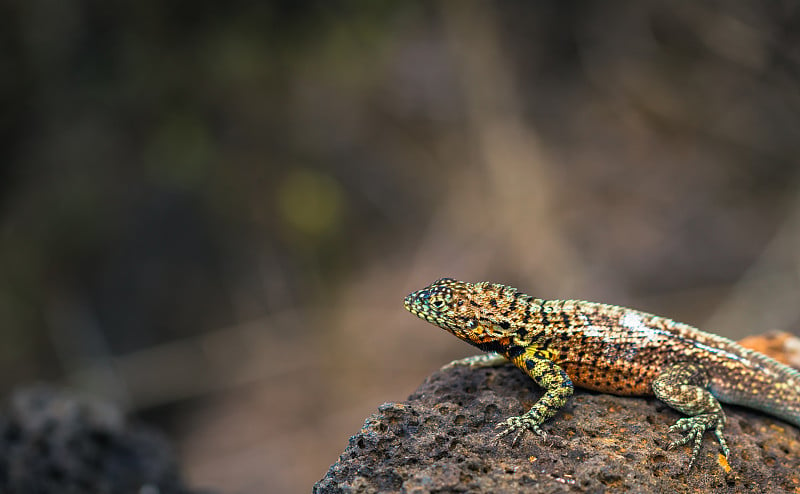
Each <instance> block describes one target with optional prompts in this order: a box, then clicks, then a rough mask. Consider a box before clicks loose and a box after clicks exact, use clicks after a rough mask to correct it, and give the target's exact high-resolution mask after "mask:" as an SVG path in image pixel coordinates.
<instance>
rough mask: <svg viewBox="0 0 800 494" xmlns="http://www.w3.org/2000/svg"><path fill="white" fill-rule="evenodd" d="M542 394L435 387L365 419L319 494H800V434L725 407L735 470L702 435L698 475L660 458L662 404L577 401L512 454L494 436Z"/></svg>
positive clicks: (512, 375) (438, 379)
mask: <svg viewBox="0 0 800 494" xmlns="http://www.w3.org/2000/svg"><path fill="white" fill-rule="evenodd" d="M541 394H542V391H541V390H540V389H539V388H538V387H537V386H536V384H535V383H534V382H533V381H532V380H531V379H530V378H529V377H527V376H525V375H524V374H523V373H522V372H520V371H519V370H518V369H516V368H514V367H511V366H504V367H498V368H483V369H470V368H463V367H462V368H453V369H448V370H445V371H439V372H436V373H434V374H433V375H431V376H430V377H429V378H428V379H427V380H426V381H425V382H424V383H423V384H422V385H421V386H420V387H419V389H417V390H416V391H415V392H414V393H413V394H412V395H411V396H410V397H409V398H408V400H406V401H405V402H403V403H384V404H383V405H381V406H380V407H379V409H378V412H377V413H375V414H373V415H371V416H370V417H369V418H367V420H366V422H365V423H364V426H363V427H362V428H361V430H360V431H359V432H358V433H357V434H356V435H354V436H352V437H351V438H350V442H349V444H348V446H347V448H346V449H345V451H344V452H343V453H342V455H341V456H340V457H339V460H338V461H337V462H336V463H335V464H334V465H333V466H332V467H331V468H330V470H329V471H328V473H327V474H326V475H325V477H324V478H322V480H320V481H319V482H317V484H315V485H314V488H313V490H314V492H315V493H317V494H332V493H349V492H365V493H372V492H403V493H426V492H465V493H466V492H475V493H477V492H510V493H515V492H525V493H566V492H570V493H572V492H591V493H604V492H677V493H705V492H709V493H710V492H713V493H727V492H729V493H739V492H765V493H766V492H798V493H800V431H798V429H797V428H796V427H793V426H791V425H789V424H787V423H785V422H782V421H780V420H778V419H775V418H772V417H769V416H767V415H765V414H762V413H759V412H755V411H750V410H748V409H746V408H741V407H733V406H728V405H723V407H724V409H725V412H726V413H727V416H728V425H727V428H726V434H725V436H726V439H727V441H728V445H729V446H730V449H731V456H730V458H729V461H730V464H729V465H728V462H726V461H725V460H724V458H723V457H722V456H721V455H720V454H719V452H720V449H719V444H718V443H717V442H716V439H715V438H714V435H713V434H711V433H710V432H707V433H706V434H705V438H704V442H703V446H702V448H701V450H700V455H699V457H698V459H697V461H696V462H695V465H694V466H693V467H692V469H691V470H687V463H688V460H689V456H690V454H691V452H690V448H689V447H688V446H682V447H678V448H675V449H673V450H669V451H668V450H665V449H664V447H665V446H666V445H667V444H669V442H670V441H671V440H674V439H675V438H676V437H677V436H676V435H674V434H670V433H669V432H668V429H669V426H670V425H672V424H673V423H674V422H675V421H676V420H677V419H679V418H680V417H681V416H682V415H680V414H679V413H678V412H676V411H674V410H672V409H670V408H669V407H667V406H666V405H664V404H662V403H661V402H659V401H658V400H656V399H655V398H638V397H619V396H612V395H606V394H600V393H592V392H587V391H583V390H580V389H576V392H575V395H574V396H573V397H572V398H571V399H570V401H569V402H568V404H567V405H566V406H565V407H564V409H563V410H562V411H560V412H559V413H558V414H557V415H556V416H555V417H554V418H553V419H551V420H550V421H548V422H547V423H546V424H545V425H544V427H543V429H544V430H545V431H547V432H548V433H549V434H550V438H549V439H547V440H542V439H541V438H539V437H537V436H536V435H534V434H532V433H528V434H526V435H525V436H524V437H523V438H522V439H521V440H520V442H519V443H518V444H517V445H516V446H514V447H512V446H511V444H510V442H511V441H510V439H508V438H506V439H503V440H500V441H495V440H494V436H495V433H496V431H495V429H494V426H495V425H496V424H497V423H499V422H501V421H503V420H504V419H506V418H507V417H509V416H512V415H520V414H522V413H524V412H525V411H526V410H527V409H528V408H529V407H530V406H531V405H532V404H533V403H534V402H535V401H536V400H537V399H538V398H539V397H540V396H541Z"/></svg>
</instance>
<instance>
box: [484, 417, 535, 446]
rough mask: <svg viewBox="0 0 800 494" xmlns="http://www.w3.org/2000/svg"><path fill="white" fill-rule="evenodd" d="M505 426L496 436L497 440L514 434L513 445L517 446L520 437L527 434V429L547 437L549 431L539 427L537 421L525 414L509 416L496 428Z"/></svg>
mask: <svg viewBox="0 0 800 494" xmlns="http://www.w3.org/2000/svg"><path fill="white" fill-rule="evenodd" d="M500 428H503V429H502V430H501V431H500V432H498V433H497V435H496V436H495V437H494V440H495V441H499V440H500V439H502V438H504V437H505V436H507V435H509V434H512V433H516V434H514V438H513V439H512V440H511V446H515V445H516V444H517V442H518V441H519V439H520V438H521V437H522V435H523V434H525V431H527V430H529V429H530V430H532V431H533V432H535V433H536V434H538V435H539V436H541V437H542V438H546V437H547V433H546V432H544V431H543V430H542V429H540V428H539V425H538V424H536V421H535V420H533V419H531V418H529V417H525V416H521V417H509V418H508V419H506V420H505V421H503V422H500V423H499V424H497V426H495V429H500Z"/></svg>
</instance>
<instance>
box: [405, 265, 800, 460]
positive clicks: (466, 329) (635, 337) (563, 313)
mask: <svg viewBox="0 0 800 494" xmlns="http://www.w3.org/2000/svg"><path fill="white" fill-rule="evenodd" d="M405 307H406V309H408V310H409V311H410V312H411V313H413V314H415V315H416V316H418V317H420V318H422V319H424V320H426V321H428V322H430V323H432V324H434V325H436V326H439V327H441V328H443V329H445V330H447V331H449V332H450V333H452V334H454V335H455V336H458V337H459V338H460V339H462V340H464V341H466V342H468V343H470V344H472V345H474V346H476V347H478V348H479V349H481V350H483V351H485V352H489V354H488V355H479V356H476V357H469V358H467V359H463V360H461V361H456V362H453V363H452V364H451V365H471V366H487V365H501V364H503V363H506V362H508V361H510V362H511V363H513V364H514V365H516V366H517V367H519V368H520V369H521V370H522V371H523V372H525V373H526V374H528V375H529V376H530V377H531V378H532V379H533V380H534V381H535V382H536V383H537V384H538V385H539V386H541V387H543V388H544V389H545V394H544V395H543V396H542V397H541V398H540V399H539V401H538V402H537V403H536V404H534V405H533V407H531V409H530V410H529V411H528V412H527V413H525V414H524V415H522V416H519V417H510V418H509V419H507V420H506V421H504V422H502V423H501V424H499V427H503V430H502V431H501V432H500V433H499V434H498V438H499V437H503V436H506V435H508V434H512V433H514V434H515V435H514V439H513V441H512V444H514V443H516V442H517V440H518V439H519V437H520V436H521V435H522V434H523V433H524V432H525V431H526V430H532V431H533V432H535V433H537V434H539V435H542V436H544V435H545V433H544V432H543V431H542V430H541V429H540V427H539V426H540V425H541V424H542V423H543V422H544V421H546V420H547V419H549V418H550V417H552V416H553V415H555V414H556V412H557V411H558V410H559V409H560V408H561V407H562V406H563V405H564V404H565V403H566V401H567V399H568V398H569V397H570V396H571V395H572V393H573V385H577V386H580V387H583V388H587V389H591V390H595V391H600V392H604V393H611V394H616V395H629V396H647V395H655V396H656V397H657V398H658V399H660V400H661V401H663V402H665V403H666V404H667V405H669V406H670V407H672V408H674V409H676V410H678V411H680V412H682V413H684V414H686V415H688V417H684V418H681V419H680V420H678V421H677V422H676V423H675V425H673V426H672V427H671V428H670V431H671V432H675V431H678V432H682V433H685V435H684V436H683V437H682V438H680V439H678V440H676V441H674V442H672V443H671V444H670V445H669V447H670V448H671V447H674V446H678V445H682V444H686V443H689V442H691V443H692V447H693V449H692V456H691V458H690V460H689V467H690V468H691V466H692V464H693V463H694V461H695V459H696V458H697V455H698V453H699V450H700V445H701V443H702V437H703V434H704V432H705V431H706V430H712V431H713V432H714V433H715V435H716V437H717V440H718V441H719V443H720V447H721V449H722V451H723V453H724V454H725V456H726V457H727V456H728V454H729V450H728V447H727V444H726V442H725V439H724V437H723V434H722V432H723V429H724V427H725V423H726V417H725V413H724V412H723V410H722V407H721V406H720V403H719V402H720V401H721V402H723V403H729V404H735V405H742V406H746V407H749V408H753V409H756V410H760V411H763V412H766V413H768V414H770V415H773V416H775V417H778V418H781V419H783V420H785V421H787V422H789V423H791V424H794V425H796V426H800V372H797V371H796V370H794V369H792V368H790V367H787V366H785V365H783V364H781V363H779V362H777V361H775V360H772V359H771V358H769V357H766V356H765V355H762V354H760V353H758V352H755V351H753V350H749V349H746V348H744V347H742V346H739V345H737V344H736V343H734V342H733V341H731V340H729V339H727V338H723V337H721V336H717V335H714V334H711V333H706V332H703V331H700V330H699V329H697V328H694V327H692V326H689V325H688V324H683V323H680V322H676V321H673V320H670V319H667V318H664V317H659V316H656V315H653V314H648V313H646V312H641V311H637V310H634V309H628V308H625V307H619V306H615V305H607V304H600V303H594V302H586V301H580V300H549V301H546V300H543V299H540V298H535V297H532V296H530V295H526V294H524V293H521V292H519V291H518V290H517V289H516V288H513V287H510V286H506V285H501V284H495V283H489V282H481V283H467V282H463V281H457V280H454V279H451V278H442V279H440V280H437V281H435V282H434V283H432V284H431V285H429V286H427V287H425V288H423V289H421V290H418V291H416V292H414V293H412V294H410V295H408V296H407V297H406V299H405Z"/></svg>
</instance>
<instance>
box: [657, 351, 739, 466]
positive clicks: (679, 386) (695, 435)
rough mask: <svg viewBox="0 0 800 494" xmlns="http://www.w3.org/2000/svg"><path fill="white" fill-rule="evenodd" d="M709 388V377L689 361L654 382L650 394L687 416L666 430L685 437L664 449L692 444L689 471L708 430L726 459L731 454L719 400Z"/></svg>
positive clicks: (700, 367) (675, 366)
mask: <svg viewBox="0 0 800 494" xmlns="http://www.w3.org/2000/svg"><path fill="white" fill-rule="evenodd" d="M708 386H709V376H708V373H707V372H706V371H705V369H703V367H702V366H700V365H698V364H693V363H688V362H684V363H678V364H675V365H673V366H672V367H670V368H668V369H667V370H666V371H664V372H662V373H661V375H659V376H658V377H657V378H656V379H655V381H653V393H655V395H656V397H657V398H658V399H659V400H661V401H663V402H664V403H666V404H667V405H669V406H670V407H672V408H674V409H675V410H678V411H679V412H682V413H685V414H686V415H689V417H684V418H682V419H679V420H678V421H677V422H675V425H673V426H672V427H670V428H669V430H670V432H683V433H685V435H684V436H683V437H682V438H681V439H677V440H675V441H673V442H672V443H670V444H669V446H667V449H671V448H674V447H676V446H681V445H684V444H686V443H689V442H691V443H692V456H691V458H690V459H689V468H692V464H694V461H695V460H696V459H697V455H698V453H699V452H700V446H701V444H702V442H703V434H704V433H705V431H707V430H713V431H714V435H715V436H716V437H717V440H718V441H719V444H720V447H721V449H722V452H723V454H724V455H725V457H727V456H728V454H729V453H730V450H729V449H728V445H727V443H726V442H725V437H724V436H723V434H722V432H723V430H724V429H725V423H726V422H727V418H726V417H725V412H723V411H722V406H721V405H720V404H719V401H717V399H716V398H714V396H713V395H712V394H711V392H710V391H709V390H708Z"/></svg>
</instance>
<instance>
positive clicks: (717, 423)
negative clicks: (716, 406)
mask: <svg viewBox="0 0 800 494" xmlns="http://www.w3.org/2000/svg"><path fill="white" fill-rule="evenodd" d="M712 428H713V429H714V435H715V436H717V441H719V445H720V447H721V448H722V453H723V454H724V455H725V457H726V458H727V457H728V455H729V454H730V450H729V449H728V444H727V443H726V442H725V437H724V436H723V435H722V430H723V429H724V428H725V421H724V418H723V419H722V420H721V419H720V417H719V415H717V414H714V413H704V414H701V415H695V416H693V417H685V418H682V419H680V420H678V421H677V422H675V425H673V426H672V427H670V428H669V431H670V432H685V433H686V435H685V436H683V437H682V438H680V439H676V440H675V441H673V442H671V443H670V444H669V446H667V449H672V448H674V447H676V446H682V445H684V444H686V443H688V442H690V441H691V442H692V457H691V458H690V459H689V468H692V464H694V461H695V460H696V459H697V455H698V453H699V452H700V445H701V444H702V443H703V433H705V431H707V430H709V429H712Z"/></svg>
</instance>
